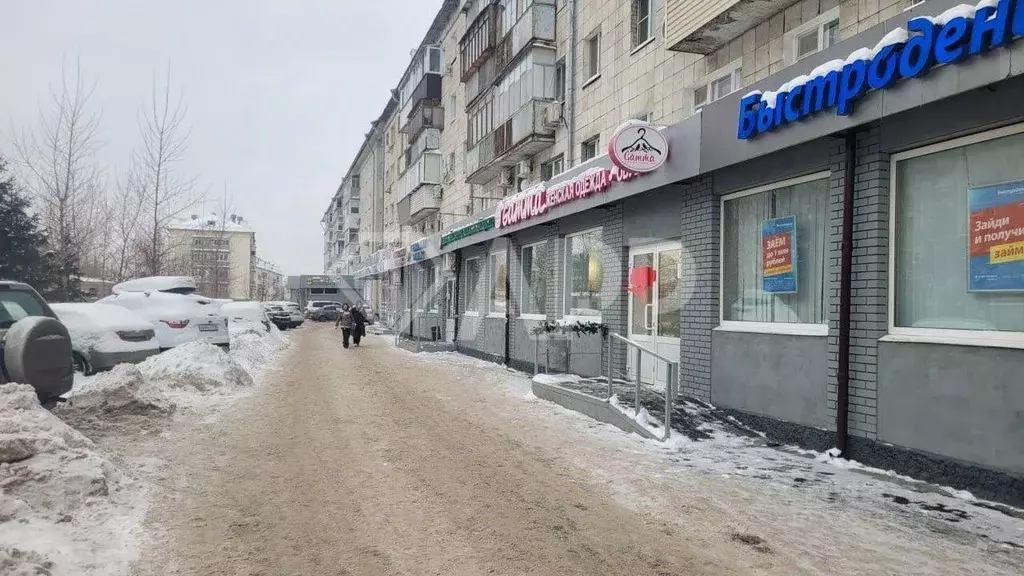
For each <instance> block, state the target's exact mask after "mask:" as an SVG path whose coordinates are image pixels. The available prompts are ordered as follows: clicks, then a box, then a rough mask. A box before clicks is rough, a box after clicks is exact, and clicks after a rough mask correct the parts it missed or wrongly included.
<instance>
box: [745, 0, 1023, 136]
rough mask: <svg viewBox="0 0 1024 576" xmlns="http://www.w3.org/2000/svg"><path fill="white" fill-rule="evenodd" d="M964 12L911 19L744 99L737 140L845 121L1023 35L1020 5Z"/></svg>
mask: <svg viewBox="0 0 1024 576" xmlns="http://www.w3.org/2000/svg"><path fill="white" fill-rule="evenodd" d="M962 6H963V5H961V6H957V7H955V8H953V9H950V10H949V11H947V12H946V13H944V14H943V15H942V16H940V17H937V18H925V17H922V18H914V19H912V20H910V21H909V22H907V27H906V29H903V28H897V29H896V30H893V31H891V32H890V33H889V34H887V35H886V36H885V38H883V39H882V41H881V42H879V43H878V45H876V46H875V47H874V49H868V48H862V49H860V50H857V51H856V52H854V53H853V54H851V55H850V57H849V58H847V59H846V60H833V61H831V62H827V63H825V64H823V65H821V66H819V67H818V68H815V69H814V70H813V71H812V72H811V73H810V74H809V75H807V76H802V77H798V78H796V79H794V80H793V81H791V82H788V83H786V84H784V85H783V86H782V87H781V88H780V89H779V90H778V91H777V92H767V93H764V94H762V93H760V92H752V93H750V94H748V95H747V96H744V97H743V98H742V99H740V105H739V121H738V130H737V137H738V138H739V139H741V140H746V139H749V138H753V137H755V136H757V135H758V134H764V133H766V132H771V131H773V130H775V129H777V128H781V127H782V126H784V125H786V124H792V123H793V122H798V121H800V120H803V119H804V118H807V117H809V116H812V115H814V114H817V113H818V112H820V111H822V110H826V109H831V108H835V109H836V114H838V115H840V116H846V115H849V114H850V113H851V112H853V106H854V103H855V102H856V101H857V100H858V99H860V98H861V97H862V96H864V94H866V93H867V92H868V91H869V90H881V89H884V88H888V87H889V86H891V85H892V84H894V83H895V82H897V81H898V80H900V79H902V78H917V77H920V76H923V75H925V74H927V73H928V71H929V70H931V68H932V67H934V66H938V65H942V64H955V63H957V62H960V61H962V60H963V59H965V58H967V57H968V56H975V55H977V54H980V53H982V52H986V51H988V50H991V49H993V48H996V47H999V46H1005V45H1006V44H1008V43H1010V42H1011V41H1013V40H1014V39H1016V38H1017V37H1019V36H1021V35H1024V0H999V1H998V3H997V4H996V5H995V7H992V6H984V7H982V8H977V9H976V10H975V11H974V13H973V14H972V15H970V16H964V15H961V13H962ZM972 8H973V7H972ZM938 22H942V24H939V23H938Z"/></svg>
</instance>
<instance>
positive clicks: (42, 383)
mask: <svg viewBox="0 0 1024 576" xmlns="http://www.w3.org/2000/svg"><path fill="white" fill-rule="evenodd" d="M74 377H75V372H74V369H73V367H72V361H71V336H70V335H69V334H68V329H67V328H65V327H64V325H63V324H61V323H60V321H59V320H57V315H56V314H54V312H53V309H51V308H50V306H49V305H48V304H47V303H46V300H44V299H43V297H42V296H40V295H39V293H37V292H36V291H35V290H34V289H33V288H32V287H31V286H29V285H28V284H24V283H22V282H13V281H9V280H0V384H4V383H7V382H20V383H22V384H29V385H30V386H32V387H33V388H35V390H36V396H38V397H39V401H40V402H41V403H42V404H43V405H44V406H50V405H53V404H55V403H56V402H57V400H58V399H59V398H60V397H61V396H62V395H64V394H66V393H68V392H70V391H71V387H72V385H73V384H74V379H75V378H74Z"/></svg>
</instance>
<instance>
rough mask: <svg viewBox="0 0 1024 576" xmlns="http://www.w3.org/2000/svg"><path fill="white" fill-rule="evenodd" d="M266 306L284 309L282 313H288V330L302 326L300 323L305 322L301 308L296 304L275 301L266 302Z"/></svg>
mask: <svg viewBox="0 0 1024 576" xmlns="http://www.w3.org/2000/svg"><path fill="white" fill-rule="evenodd" d="M267 304H268V305H271V306H280V307H281V308H284V311H285V312H287V313H288V315H289V318H290V322H289V326H288V327H289V328H296V327H298V326H302V323H303V322H305V321H306V317H305V315H303V314H302V308H301V307H300V306H299V305H298V303H296V302H285V301H275V302H267Z"/></svg>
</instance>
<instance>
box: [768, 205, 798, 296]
mask: <svg viewBox="0 0 1024 576" xmlns="http://www.w3.org/2000/svg"><path fill="white" fill-rule="evenodd" d="M761 276H762V282H761V289H762V290H764V291H765V292H768V293H771V294H795V293H796V216H785V217H783V218H775V219H772V220H765V221H764V222H762V223H761Z"/></svg>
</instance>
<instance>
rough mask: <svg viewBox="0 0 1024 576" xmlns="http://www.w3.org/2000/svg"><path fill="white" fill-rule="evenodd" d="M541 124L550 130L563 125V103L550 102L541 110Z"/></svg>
mask: <svg viewBox="0 0 1024 576" xmlns="http://www.w3.org/2000/svg"><path fill="white" fill-rule="evenodd" d="M540 117H541V122H543V123H544V126H546V127H548V128H556V127H558V126H559V125H560V124H561V123H562V103H561V102H557V101H556V102H548V103H546V104H545V105H544V108H542V109H541V113H540Z"/></svg>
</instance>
